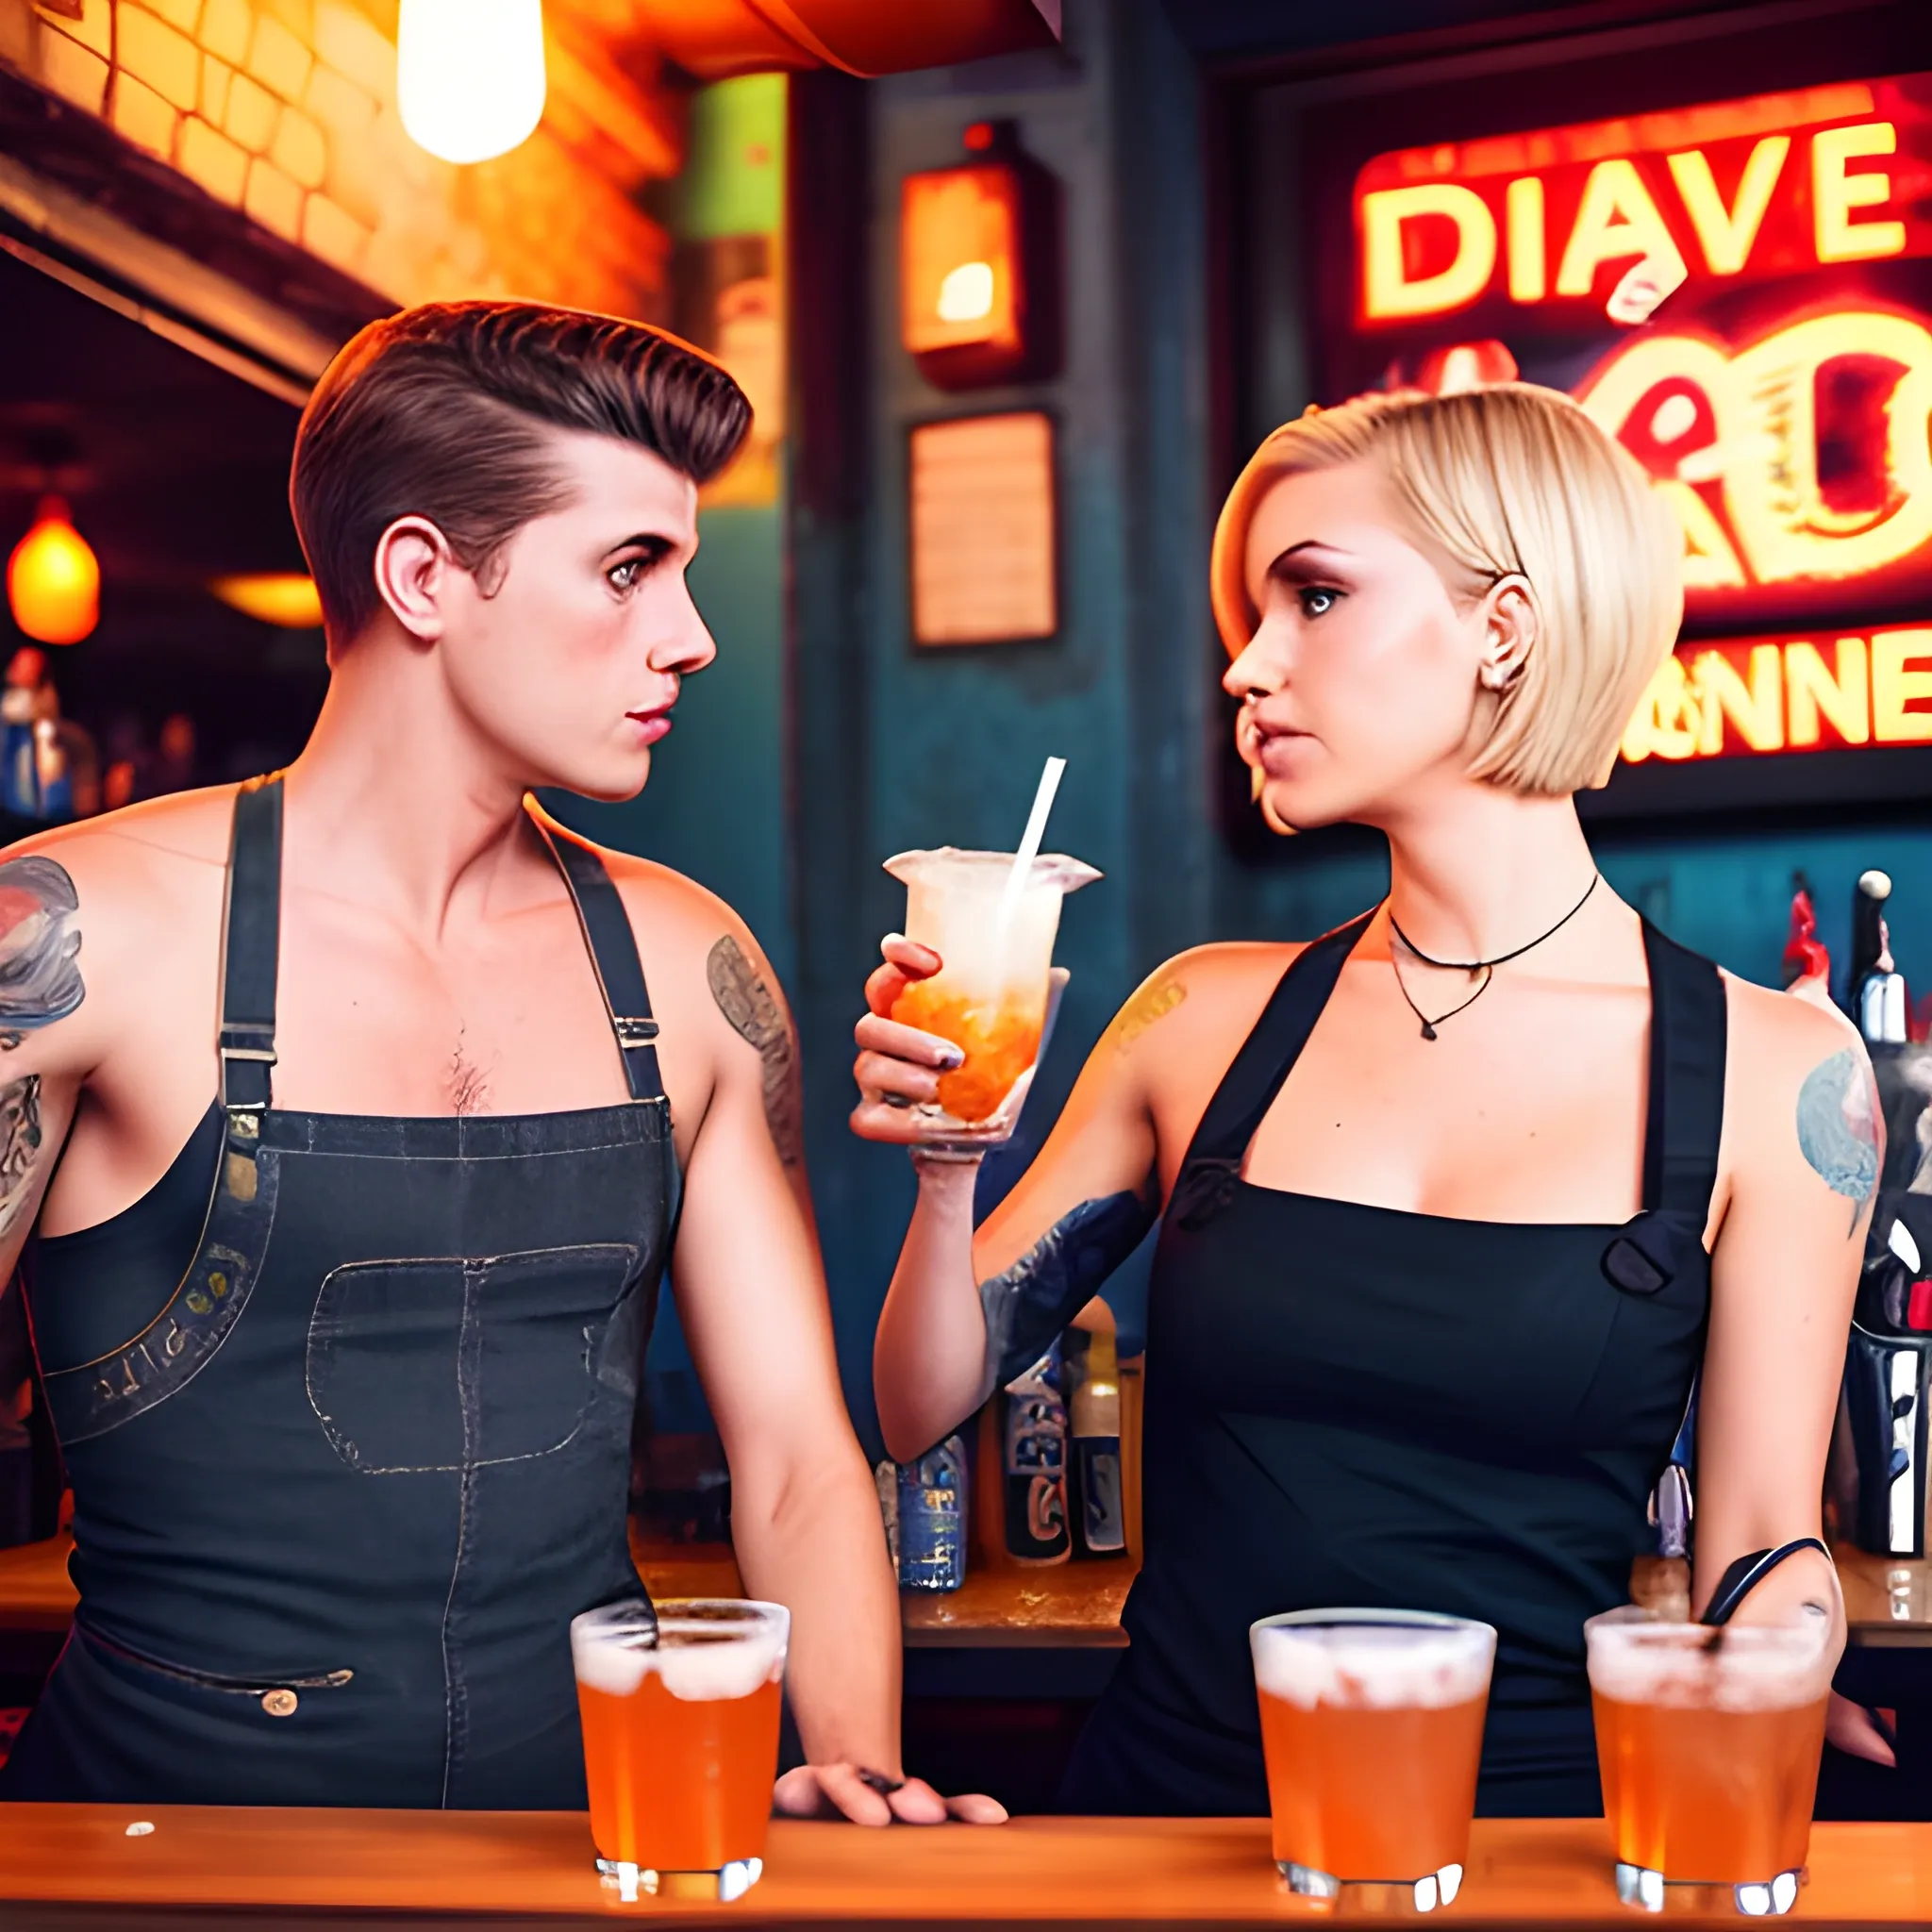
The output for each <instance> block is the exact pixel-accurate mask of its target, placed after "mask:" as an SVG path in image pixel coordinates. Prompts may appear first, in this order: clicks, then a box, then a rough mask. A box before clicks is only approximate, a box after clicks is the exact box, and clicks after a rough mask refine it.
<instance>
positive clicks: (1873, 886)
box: [1845, 868, 1891, 1020]
mask: <svg viewBox="0 0 1932 1932" xmlns="http://www.w3.org/2000/svg"><path fill="white" fill-rule="evenodd" d="M1890 897H1891V874H1890V873H1887V872H1879V871H1878V870H1876V869H1875V868H1874V869H1873V870H1872V871H1870V872H1861V873H1860V874H1858V883H1857V886H1856V887H1855V888H1854V890H1853V892H1852V958H1851V976H1850V978H1849V979H1847V980H1846V982H1845V998H1846V1003H1847V1007H1848V1009H1849V1011H1850V1013H1851V1015H1852V1018H1853V1019H1854V1020H1856V1019H1857V1017H1858V989H1859V988H1860V987H1861V986H1863V985H1864V983H1865V975H1866V974H1868V973H1872V972H1874V971H1875V970H1876V969H1877V965H1878V955H1879V953H1880V952H1881V951H1882V950H1883V948H1884V945H1885V937H1884V932H1883V927H1884V924H1885V906H1886V901H1887V900H1889V899H1890Z"/></svg>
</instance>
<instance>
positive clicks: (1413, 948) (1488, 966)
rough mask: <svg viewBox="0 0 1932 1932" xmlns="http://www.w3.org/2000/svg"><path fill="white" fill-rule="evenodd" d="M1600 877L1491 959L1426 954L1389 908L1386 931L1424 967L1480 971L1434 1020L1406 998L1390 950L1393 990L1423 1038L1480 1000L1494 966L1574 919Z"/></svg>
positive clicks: (1529, 949) (1595, 876) (1595, 875)
mask: <svg viewBox="0 0 1932 1932" xmlns="http://www.w3.org/2000/svg"><path fill="white" fill-rule="evenodd" d="M1602 876H1603V874H1601V873H1594V872H1593V873H1591V875H1590V883H1589V885H1587V886H1585V887H1584V889H1583V897H1582V898H1580V899H1579V900H1577V902H1576V903H1575V905H1574V906H1573V907H1571V908H1570V909H1569V911H1567V912H1566V913H1564V915H1563V916H1562V918H1561V919H1559V920H1557V923H1556V924H1555V925H1553V926H1551V927H1550V929H1549V931H1548V932H1540V933H1538V934H1537V936H1536V938H1535V939H1533V940H1531V941H1529V943H1528V944H1527V945H1522V946H1518V947H1517V948H1516V950H1515V951H1514V952H1513V953H1498V954H1497V955H1496V957H1495V958H1493V959H1435V958H1430V957H1429V955H1428V954H1427V953H1425V952H1424V951H1423V949H1422V948H1421V947H1420V946H1419V945H1417V944H1416V942H1415V941H1413V940H1412V939H1410V938H1409V936H1408V935H1407V933H1406V932H1404V931H1403V929H1402V928H1401V926H1399V925H1397V924H1396V923H1395V913H1394V910H1393V908H1391V910H1390V913H1389V930H1390V931H1391V932H1392V933H1393V934H1394V935H1395V937H1396V938H1397V939H1398V940H1400V941H1402V944H1403V949H1404V950H1405V951H1406V952H1409V953H1413V954H1414V955H1415V957H1416V958H1418V959H1420V960H1421V961H1422V962H1423V964H1424V966H1434V967H1437V968H1438V969H1440V970H1441V971H1442V972H1444V973H1468V974H1478V973H1479V974H1482V984H1481V985H1480V986H1478V987H1477V988H1476V990H1475V991H1474V992H1473V993H1471V994H1470V996H1469V997H1468V998H1467V999H1466V1000H1464V1001H1463V1003H1462V1004H1461V1005H1460V1006H1459V1007H1451V1008H1449V1010H1448V1011H1447V1012H1446V1013H1438V1014H1437V1015H1436V1017H1435V1018H1434V1019H1433V1020H1431V1019H1430V1018H1429V1016H1428V1015H1427V1014H1426V1013H1424V1011H1423V1009H1422V1008H1420V1007H1419V1006H1417V1005H1416V1003H1415V1001H1414V1000H1413V999H1411V998H1409V992H1408V989H1407V987H1406V986H1405V985H1403V983H1402V969H1401V967H1399V966H1398V965H1396V963H1395V956H1394V954H1392V953H1391V955H1390V956H1389V970H1390V971H1391V973H1393V974H1394V975H1395V990H1396V991H1398V992H1399V993H1400V994H1401V995H1402V997H1403V1000H1404V1002H1405V1003H1406V1004H1407V1007H1408V1010H1409V1011H1410V1012H1411V1013H1413V1014H1414V1015H1415V1016H1416V1018H1417V1019H1418V1020H1420V1021H1421V1022H1422V1023H1423V1038H1424V1040H1433V1039H1435V1037H1436V1028H1437V1027H1438V1026H1440V1025H1441V1024H1442V1022H1443V1021H1444V1020H1453V1019H1455V1017H1456V1016H1457V1013H1463V1012H1467V1011H1468V1010H1469V1008H1471V1007H1473V1006H1474V1005H1475V1003H1476V1001H1478V1000H1479V999H1481V998H1482V996H1483V995H1484V993H1486V992H1488V991H1489V990H1490V981H1491V979H1493V978H1494V977H1495V976H1496V968H1497V967H1498V966H1507V964H1508V963H1509V961H1510V960H1511V959H1520V958H1523V956H1524V954H1525V953H1530V952H1534V951H1535V950H1536V948H1537V947H1538V946H1540V945H1541V944H1542V942H1543V941H1545V940H1547V939H1553V938H1555V936H1556V935H1557V933H1559V932H1561V931H1562V930H1563V928H1564V927H1565V926H1566V925H1568V924H1570V922H1571V921H1572V920H1573V919H1574V918H1575V917H1576V915H1577V914H1578V913H1579V912H1581V911H1582V910H1583V908H1584V907H1585V906H1587V905H1588V904H1589V903H1590V895H1591V893H1592V892H1593V891H1596V882H1597V880H1598V879H1599V878H1601V877H1602Z"/></svg>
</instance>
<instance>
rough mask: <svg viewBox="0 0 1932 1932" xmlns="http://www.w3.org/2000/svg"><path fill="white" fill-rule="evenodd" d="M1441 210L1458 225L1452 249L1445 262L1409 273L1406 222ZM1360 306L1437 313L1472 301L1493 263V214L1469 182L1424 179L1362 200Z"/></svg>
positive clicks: (1387, 315) (1375, 313) (1386, 314)
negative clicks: (1434, 268) (1430, 272)
mask: <svg viewBox="0 0 1932 1932" xmlns="http://www.w3.org/2000/svg"><path fill="white" fill-rule="evenodd" d="M1425 215H1443V216H1446V217H1447V218H1448V219H1449V220H1450V221H1452V222H1454V223H1455V225H1456V254H1455V256H1454V258H1452V259H1451V261H1450V263H1449V265H1448V267H1447V268H1443V269H1439V270H1438V271H1437V272H1436V273H1435V274H1434V275H1418V276H1416V277H1415V278H1414V279H1412V280H1411V279H1410V277H1409V275H1408V268H1407V259H1406V258H1405V255H1404V251H1403V245H1402V240H1403V237H1402V229H1403V224H1404V223H1406V222H1413V221H1420V220H1421V219H1422V218H1423V217H1424V216H1425ZM1360 220H1361V227H1362V234H1361V255H1362V312H1363V313H1364V314H1365V315H1367V316H1370V317H1373V318H1374V319H1375V320H1377V321H1381V320H1387V319H1391V318H1393V317H1396V316H1406V315H1437V314H1440V313H1441V312H1442V311H1443V310H1444V309H1448V308H1461V307H1462V305H1463V304H1464V303H1466V302H1474V300H1475V298H1476V297H1477V296H1478V295H1480V294H1481V293H1482V291H1484V289H1485V288H1487V287H1488V286H1489V280H1490V276H1491V275H1492V274H1493V273H1494V271H1495V267H1496V218H1495V216H1494V215H1492V214H1491V212H1490V208H1489V204H1488V203H1487V202H1485V201H1484V200H1483V198H1482V196H1481V195H1479V194H1478V193H1476V192H1475V191H1474V189H1472V188H1462V187H1459V186H1457V183H1455V182H1454V181H1425V182H1420V183H1418V184H1417V185H1416V186H1414V187H1412V188H1383V189H1378V190H1375V191H1374V192H1371V193H1368V194H1365V195H1363V196H1362V200H1361V214H1360Z"/></svg>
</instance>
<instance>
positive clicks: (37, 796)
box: [0, 645, 46, 819]
mask: <svg viewBox="0 0 1932 1932" xmlns="http://www.w3.org/2000/svg"><path fill="white" fill-rule="evenodd" d="M45 663H46V659H45V658H43V657H42V654H41V653H40V652H39V651H37V650H35V649H33V647H32V646H31V645H29V646H26V647H25V648H24V649H22V650H18V651H16V652H14V654H13V658H12V660H11V661H10V662H9V663H8V667H7V687H6V690H5V691H0V810H5V811H8V812H11V813H12V814H13V815H14V816H15V817H16V818H24V819H37V818H39V817H40V815H41V782H40V771H39V765H38V761H37V759H36V758H35V750H34V690H35V687H36V686H37V685H38V684H39V682H40V679H41V675H42V669H43V667H44V665H45Z"/></svg>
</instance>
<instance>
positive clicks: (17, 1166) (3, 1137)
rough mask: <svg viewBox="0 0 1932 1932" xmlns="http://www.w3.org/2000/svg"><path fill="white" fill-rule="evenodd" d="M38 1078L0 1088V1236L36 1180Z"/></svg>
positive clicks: (26, 1201) (20, 1209) (19, 1211)
mask: <svg viewBox="0 0 1932 1932" xmlns="http://www.w3.org/2000/svg"><path fill="white" fill-rule="evenodd" d="M40 1159H41V1076H40V1075H39V1074H28V1075H27V1076H26V1078H25V1080H9V1081H8V1082H7V1084H6V1085H5V1086H4V1087H0V1237H4V1236H5V1235H6V1234H7V1233H8V1230H9V1229H10V1228H11V1227H12V1226H13V1224H14V1223H15V1222H16V1221H18V1220H19V1219H20V1217H21V1214H22V1212H23V1211H24V1210H25V1208H27V1206H28V1205H29V1204H30V1203H31V1202H32V1200H33V1198H34V1189H35V1185H36V1183H37V1182H38V1181H39V1179H40V1174H39V1168H40Z"/></svg>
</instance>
